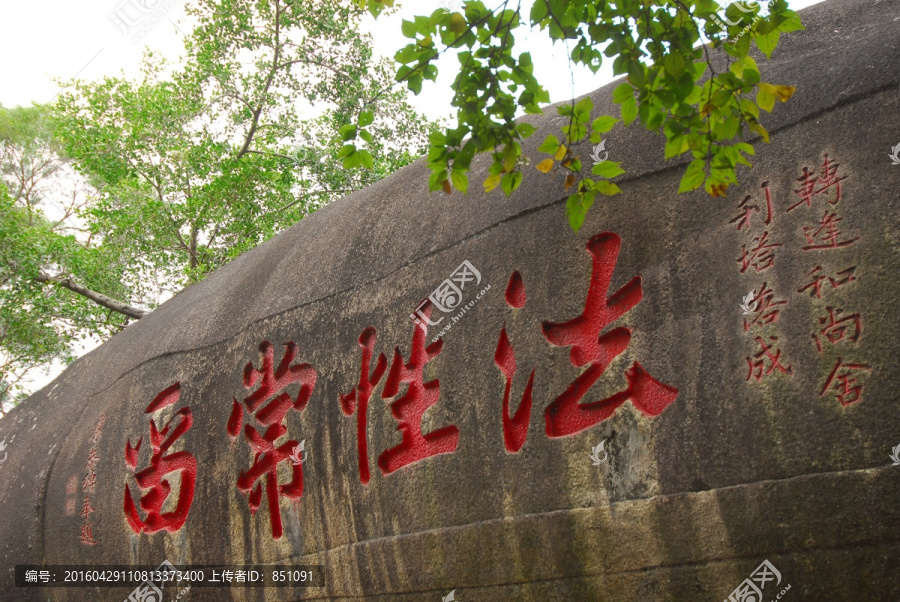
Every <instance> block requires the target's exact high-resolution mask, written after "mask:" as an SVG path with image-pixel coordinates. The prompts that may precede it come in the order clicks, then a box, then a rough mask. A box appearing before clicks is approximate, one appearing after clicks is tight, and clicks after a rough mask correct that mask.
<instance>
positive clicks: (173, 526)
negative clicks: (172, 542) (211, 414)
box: [123, 383, 197, 533]
mask: <svg viewBox="0 0 900 602" xmlns="http://www.w3.org/2000/svg"><path fill="white" fill-rule="evenodd" d="M180 397H181V384H180V383H175V384H174V385H172V386H171V387H169V388H167V389H166V390H164V391H163V392H162V393H160V394H159V395H157V396H156V397H155V398H154V399H153V401H151V402H150V404H149V405H148V406H147V409H145V410H144V413H145V414H153V413H154V412H157V411H159V410H161V409H163V408H165V407H168V406H171V405H174V404H175V403H177V402H178V400H179V398H180ZM176 420H177V421H178V422H177V426H175V427H174V428H172V426H173V423H174V422H175V421H176ZM193 423H194V417H193V415H192V414H191V409H190V408H187V407H185V408H182V409H180V410H179V411H178V412H176V413H175V415H174V416H173V417H172V418H171V419H170V420H169V421H168V422H166V425H165V426H164V427H163V429H162V430H157V428H156V422H155V421H154V420H153V418H152V417H151V418H150V452H151V453H150V466H148V467H147V468H145V469H143V470H141V471H140V472H137V473H135V475H134V479H135V481H137V484H138V487H139V488H140V491H141V492H144V491H146V492H147V493H146V494H144V495H142V496H141V498H140V506H141V510H143V511H144V512H146V513H147V518H146V520H142V519H141V516H140V514H139V513H138V510H137V507H136V506H135V504H134V499H133V498H132V495H131V489H130V488H129V486H128V483H126V484H125V502H124V506H123V509H124V511H125V518H126V519H127V520H128V524H129V525H130V526H131V529H132V531H134V532H135V533H155V532H157V531H159V530H160V529H165V530H166V531H169V532H170V533H171V532H174V531H177V530H178V529H180V528H181V527H182V525H184V522H185V521H186V520H187V516H188V512H190V509H191V503H193V501H194V484H195V482H196V480H197V460H196V459H195V458H194V456H193V455H192V454H190V453H188V452H186V451H180V452H175V453H172V454H168V455H166V452H168V451H169V448H170V447H172V444H174V443H175V441H176V440H177V439H178V438H179V437H181V436H182V435H183V434H185V433H186V432H187V431H188V430H189V429H190V428H191V425H192V424H193ZM164 437H165V440H164V439H163V438H164ZM143 439H144V438H143V437H141V438H140V439H138V442H137V445H135V446H134V447H132V446H131V440H130V439H129V440H128V441H127V442H126V444H125V465H126V466H127V467H128V469H129V470H130V471H131V472H134V470H135V469H136V468H137V463H138V451H139V450H140V449H141V443H142V442H143ZM176 472H180V473H181V486H180V488H179V491H178V502H177V504H176V506H175V509H174V510H172V511H171V512H162V507H163V504H164V503H165V502H166V500H167V499H168V497H169V493H170V492H171V489H172V487H171V485H170V484H169V481H168V479H166V478H165V477H166V476H168V475H170V474H173V473H176Z"/></svg>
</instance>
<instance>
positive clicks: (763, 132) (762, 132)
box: [749, 123, 769, 144]
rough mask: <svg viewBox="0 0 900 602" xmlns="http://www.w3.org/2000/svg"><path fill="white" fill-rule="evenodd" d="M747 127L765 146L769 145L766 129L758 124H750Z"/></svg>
mask: <svg viewBox="0 0 900 602" xmlns="http://www.w3.org/2000/svg"><path fill="white" fill-rule="evenodd" d="M749 125H750V129H751V130H753V131H754V132H756V133H757V134H759V135H760V136H762V139H763V141H765V143H766V144H768V143H769V132H768V131H766V128H764V127H763V126H761V125H760V124H759V123H750V124H749Z"/></svg>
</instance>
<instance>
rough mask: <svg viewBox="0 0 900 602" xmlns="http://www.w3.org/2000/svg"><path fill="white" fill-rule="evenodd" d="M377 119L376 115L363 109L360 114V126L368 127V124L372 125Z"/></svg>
mask: <svg viewBox="0 0 900 602" xmlns="http://www.w3.org/2000/svg"><path fill="white" fill-rule="evenodd" d="M373 121H375V115H374V114H372V113H370V112H368V111H363V112H362V113H360V114H359V127H363V128H364V127H366V126H367V125H372V122H373Z"/></svg>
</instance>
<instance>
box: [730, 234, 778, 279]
mask: <svg viewBox="0 0 900 602" xmlns="http://www.w3.org/2000/svg"><path fill="white" fill-rule="evenodd" d="M768 238H769V233H768V231H766V232H763V233H762V236H755V237H753V240H752V241H751V243H750V249H749V250H748V249H747V246H746V245H741V256H740V257H738V259H737V261H738V263H740V264H741V273H742V274H743V273H744V272H746V271H747V268H751V267H752V268H753V269H755V270H756V273H757V274H758V273H760V272H762V271H763V270H766V269H768V268H770V267H772V263H774V261H775V253H774V252H773V251H772V249H774V248H775V247H783V246H784V245H783V244H781V243H778V244H772V243H769V242H767V240H768Z"/></svg>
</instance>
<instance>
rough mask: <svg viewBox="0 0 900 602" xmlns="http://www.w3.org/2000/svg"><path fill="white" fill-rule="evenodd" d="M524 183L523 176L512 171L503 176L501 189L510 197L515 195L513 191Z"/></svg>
mask: <svg viewBox="0 0 900 602" xmlns="http://www.w3.org/2000/svg"><path fill="white" fill-rule="evenodd" d="M521 183H522V174H521V172H518V171H512V172H509V173H505V174H503V176H502V177H501V178H500V188H501V189H502V190H503V192H504V193H505V194H506V196H509V195H511V194H512V193H513V191H514V190H515V189H516V188H518V187H519V185H520V184H521Z"/></svg>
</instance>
